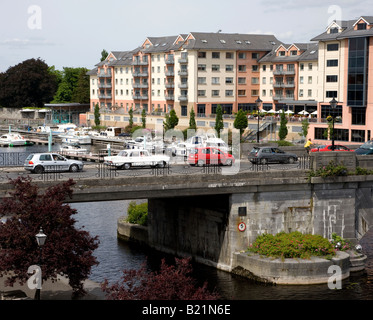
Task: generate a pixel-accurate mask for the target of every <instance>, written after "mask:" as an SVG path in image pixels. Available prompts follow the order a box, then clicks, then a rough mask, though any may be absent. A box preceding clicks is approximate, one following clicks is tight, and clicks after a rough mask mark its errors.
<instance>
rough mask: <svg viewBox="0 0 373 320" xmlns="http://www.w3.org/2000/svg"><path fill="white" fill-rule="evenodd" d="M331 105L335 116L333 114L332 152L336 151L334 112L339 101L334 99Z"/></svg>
mask: <svg viewBox="0 0 373 320" xmlns="http://www.w3.org/2000/svg"><path fill="white" fill-rule="evenodd" d="M329 104H330V107H331V108H332V110H333V114H332V150H333V151H334V110H335V108H336V107H337V104H338V101H337V100H335V98H333V100H331V101H330V102H329Z"/></svg>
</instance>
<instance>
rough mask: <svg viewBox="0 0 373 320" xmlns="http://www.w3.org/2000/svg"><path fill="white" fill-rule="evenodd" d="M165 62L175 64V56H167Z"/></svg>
mask: <svg viewBox="0 0 373 320" xmlns="http://www.w3.org/2000/svg"><path fill="white" fill-rule="evenodd" d="M165 63H166V64H175V59H174V58H167V59H166V60H165Z"/></svg>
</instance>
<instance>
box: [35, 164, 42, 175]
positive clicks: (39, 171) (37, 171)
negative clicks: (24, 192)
mask: <svg viewBox="0 0 373 320" xmlns="http://www.w3.org/2000/svg"><path fill="white" fill-rule="evenodd" d="M34 172H35V173H36V174H41V173H43V172H44V167H42V166H37V167H35V169H34Z"/></svg>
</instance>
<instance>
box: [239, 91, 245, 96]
mask: <svg viewBox="0 0 373 320" xmlns="http://www.w3.org/2000/svg"><path fill="white" fill-rule="evenodd" d="M238 96H239V97H242V96H246V90H238Z"/></svg>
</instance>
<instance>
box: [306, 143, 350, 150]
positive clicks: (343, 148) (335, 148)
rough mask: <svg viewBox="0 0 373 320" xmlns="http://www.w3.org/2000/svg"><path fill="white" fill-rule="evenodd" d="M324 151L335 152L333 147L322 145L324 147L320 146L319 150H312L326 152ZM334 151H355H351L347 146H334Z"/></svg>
mask: <svg viewBox="0 0 373 320" xmlns="http://www.w3.org/2000/svg"><path fill="white" fill-rule="evenodd" d="M324 151H333V149H332V145H331V144H330V145H322V146H318V147H317V148H313V149H311V152H324ZM334 151H351V152H354V150H352V149H349V148H347V147H345V146H342V145H339V144H335V145H334Z"/></svg>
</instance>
